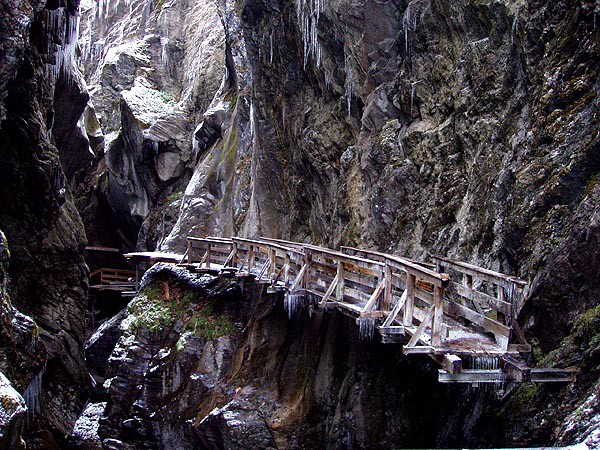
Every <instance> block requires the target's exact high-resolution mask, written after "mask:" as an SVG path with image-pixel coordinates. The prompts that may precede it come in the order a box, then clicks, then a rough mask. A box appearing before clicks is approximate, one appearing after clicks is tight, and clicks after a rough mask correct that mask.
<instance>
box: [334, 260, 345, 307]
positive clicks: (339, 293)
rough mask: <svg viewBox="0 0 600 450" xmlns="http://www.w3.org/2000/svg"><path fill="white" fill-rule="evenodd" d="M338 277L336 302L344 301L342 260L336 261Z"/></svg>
mask: <svg viewBox="0 0 600 450" xmlns="http://www.w3.org/2000/svg"><path fill="white" fill-rule="evenodd" d="M336 276H337V277H338V283H337V289H336V291H335V298H336V299H337V301H338V302H343V301H344V262H343V261H338V262H337V275H336Z"/></svg>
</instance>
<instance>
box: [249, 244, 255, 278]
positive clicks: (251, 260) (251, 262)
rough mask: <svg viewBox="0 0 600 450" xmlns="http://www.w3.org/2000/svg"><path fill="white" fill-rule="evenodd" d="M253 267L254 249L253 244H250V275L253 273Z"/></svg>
mask: <svg viewBox="0 0 600 450" xmlns="http://www.w3.org/2000/svg"><path fill="white" fill-rule="evenodd" d="M252 266H254V248H253V247H252V244H248V273H252Z"/></svg>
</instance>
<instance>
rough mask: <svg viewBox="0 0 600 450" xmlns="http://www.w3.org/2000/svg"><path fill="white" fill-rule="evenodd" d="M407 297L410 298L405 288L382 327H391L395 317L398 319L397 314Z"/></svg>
mask: <svg viewBox="0 0 600 450" xmlns="http://www.w3.org/2000/svg"><path fill="white" fill-rule="evenodd" d="M407 298H408V291H406V290H405V291H404V292H403V293H402V296H401V297H400V298H399V299H398V301H397V302H396V304H395V305H394V309H392V311H391V312H390V314H389V315H388V316H387V319H385V322H383V325H382V327H389V326H391V325H392V323H394V319H396V316H397V315H398V313H399V312H400V311H401V310H402V307H403V306H404V304H405V303H406V299H407Z"/></svg>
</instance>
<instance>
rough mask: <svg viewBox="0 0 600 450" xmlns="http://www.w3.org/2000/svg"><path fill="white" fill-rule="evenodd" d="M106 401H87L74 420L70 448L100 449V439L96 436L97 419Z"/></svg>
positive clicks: (100, 416) (98, 419)
mask: <svg viewBox="0 0 600 450" xmlns="http://www.w3.org/2000/svg"><path fill="white" fill-rule="evenodd" d="M105 408H106V402H101V403H89V404H88V405H87V406H86V407H85V410H84V411H83V413H82V414H81V415H80V416H79V418H78V419H77V422H75V428H74V429H73V433H72V434H71V436H70V438H69V444H70V447H71V448H76V449H78V450H102V449H103V448H104V447H103V446H102V440H101V439H100V436H98V426H99V421H100V419H101V418H102V415H103V414H104V410H105Z"/></svg>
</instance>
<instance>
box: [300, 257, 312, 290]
mask: <svg viewBox="0 0 600 450" xmlns="http://www.w3.org/2000/svg"><path fill="white" fill-rule="evenodd" d="M304 252H305V254H304V264H305V265H306V274H305V275H304V278H303V279H302V287H303V288H304V289H306V290H308V289H310V283H311V281H312V276H311V272H312V269H311V267H310V262H311V260H312V255H311V253H309V252H308V251H307V249H304Z"/></svg>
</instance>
